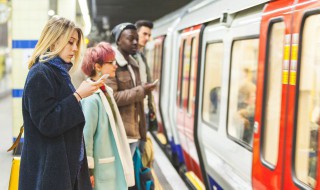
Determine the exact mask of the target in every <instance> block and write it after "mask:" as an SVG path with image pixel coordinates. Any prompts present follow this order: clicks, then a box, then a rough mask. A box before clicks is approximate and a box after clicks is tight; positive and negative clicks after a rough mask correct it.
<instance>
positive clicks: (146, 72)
mask: <svg viewBox="0 0 320 190" xmlns="http://www.w3.org/2000/svg"><path fill="white" fill-rule="evenodd" d="M135 25H136V27H137V31H138V35H139V41H138V51H137V53H136V54H135V55H134V57H135V59H136V60H137V62H138V64H139V70H140V77H141V83H142V84H146V83H151V82H152V79H151V74H150V68H149V65H148V63H147V59H146V57H145V55H144V47H145V46H146V44H147V42H148V41H149V40H150V38H151V31H152V28H153V23H152V22H151V21H149V20H138V21H137V22H136V23H135ZM143 103H144V112H145V115H146V128H147V129H148V128H149V121H150V119H152V120H154V119H155V112H154V111H155V109H154V104H153V97H152V93H151V92H150V93H148V94H147V97H146V98H145V99H144V102H143ZM144 147H145V141H140V143H139V149H140V152H141V154H143V152H144Z"/></svg>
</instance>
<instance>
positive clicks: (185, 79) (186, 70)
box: [180, 41, 192, 108]
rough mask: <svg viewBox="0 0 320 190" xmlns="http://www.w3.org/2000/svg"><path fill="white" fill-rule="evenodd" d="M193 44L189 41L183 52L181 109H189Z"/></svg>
mask: <svg viewBox="0 0 320 190" xmlns="http://www.w3.org/2000/svg"><path fill="white" fill-rule="evenodd" d="M191 50H192V48H191V44H190V41H187V42H186V43H185V46H184V51H183V65H182V77H181V79H182V81H181V85H182V89H181V92H182V96H181V100H180V101H182V104H180V106H181V107H184V108H187V104H188V95H189V93H188V90H189V89H188V88H189V77H190V76H189V74H190V64H191Z"/></svg>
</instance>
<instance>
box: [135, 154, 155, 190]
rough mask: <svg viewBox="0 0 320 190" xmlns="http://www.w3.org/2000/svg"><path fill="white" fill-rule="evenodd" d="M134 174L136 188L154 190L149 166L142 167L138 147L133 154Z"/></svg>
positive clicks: (138, 189)
mask: <svg viewBox="0 0 320 190" xmlns="http://www.w3.org/2000/svg"><path fill="white" fill-rule="evenodd" d="M133 164H134V174H135V180H136V185H135V189H137V190H154V179H153V177H152V173H151V168H147V167H144V166H143V165H142V161H141V153H140V150H139V148H137V149H136V151H135V153H134V155H133Z"/></svg>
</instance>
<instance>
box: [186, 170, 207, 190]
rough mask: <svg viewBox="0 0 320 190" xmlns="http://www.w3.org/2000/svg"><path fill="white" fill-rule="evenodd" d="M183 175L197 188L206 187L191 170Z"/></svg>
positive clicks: (202, 189) (202, 188) (200, 189)
mask: <svg viewBox="0 0 320 190" xmlns="http://www.w3.org/2000/svg"><path fill="white" fill-rule="evenodd" d="M185 175H186V176H187V178H188V179H189V181H190V182H191V183H192V185H193V186H194V187H195V188H196V189H197V190H204V189H206V188H205V187H204V185H203V183H202V182H201V180H200V179H199V178H198V177H197V176H196V175H195V174H194V173H193V172H192V171H189V172H186V173H185Z"/></svg>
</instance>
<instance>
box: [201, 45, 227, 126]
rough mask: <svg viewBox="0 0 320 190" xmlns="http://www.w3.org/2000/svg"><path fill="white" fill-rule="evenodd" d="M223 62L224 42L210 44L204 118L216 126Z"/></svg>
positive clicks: (205, 83) (203, 109) (204, 89)
mask: <svg viewBox="0 0 320 190" xmlns="http://www.w3.org/2000/svg"><path fill="white" fill-rule="evenodd" d="M222 64H223V43H211V44H208V45H207V48H206V56H205V66H204V80H203V81H204V85H203V93H202V94H203V95H202V119H203V121H204V122H206V123H208V124H209V125H210V126H212V127H214V128H218V125H219V115H220V108H221V106H220V105H221V104H220V102H221V92H220V89H221V83H222Z"/></svg>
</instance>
